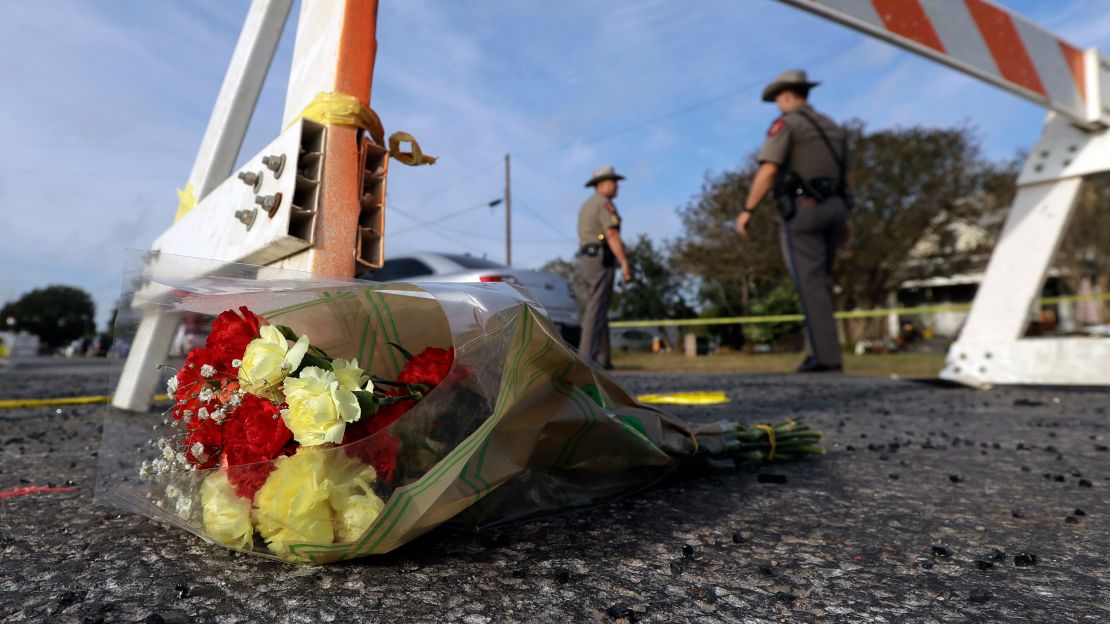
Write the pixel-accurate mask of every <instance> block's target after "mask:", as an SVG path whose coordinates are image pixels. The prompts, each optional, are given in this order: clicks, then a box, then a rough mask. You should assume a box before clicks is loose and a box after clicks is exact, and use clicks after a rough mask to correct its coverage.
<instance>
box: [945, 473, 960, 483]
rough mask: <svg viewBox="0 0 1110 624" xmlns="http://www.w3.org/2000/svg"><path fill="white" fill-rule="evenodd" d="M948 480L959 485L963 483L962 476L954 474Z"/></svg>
mask: <svg viewBox="0 0 1110 624" xmlns="http://www.w3.org/2000/svg"><path fill="white" fill-rule="evenodd" d="M948 480H949V481H951V482H952V483H959V482H960V481H962V479H960V475H954V474H951V475H948Z"/></svg>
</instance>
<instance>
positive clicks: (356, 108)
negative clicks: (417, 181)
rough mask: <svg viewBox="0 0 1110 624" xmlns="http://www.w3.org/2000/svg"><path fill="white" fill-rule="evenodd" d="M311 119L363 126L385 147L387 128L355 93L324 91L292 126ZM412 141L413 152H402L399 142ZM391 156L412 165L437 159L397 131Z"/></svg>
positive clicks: (413, 140)
mask: <svg viewBox="0 0 1110 624" xmlns="http://www.w3.org/2000/svg"><path fill="white" fill-rule="evenodd" d="M302 117H303V118H305V119H311V120H312V121H315V122H317V123H321V124H324V125H326V126H353V127H356V128H362V129H363V130H366V131H367V132H369V133H370V138H372V139H374V142H375V143H377V144H378V145H382V146H385V144H386V142H385V129H384V128H383V127H382V120H381V118H380V117H378V114H377V113H375V112H374V111H373V109H371V108H370V107H369V106H364V105H363V104H362V102H361V101H359V99H358V98H357V97H355V96H353V95H350V94H347V93H342V92H340V91H327V92H324V91H321V92H320V93H317V94H316V97H315V98H313V99H312V101H311V102H309V103H308V106H305V107H304V110H303V111H301V114H300V115H298V116H297V117H294V118H293V120H292V121H290V122H289V125H290V126H291V125H293V123H294V122H296V121H297V119H300V118H302ZM402 142H407V143H411V144H412V151H411V152H402V151H401V150H400V144H401V143H402ZM389 156H390V157H391V158H393V159H394V160H396V161H398V162H400V163H402V164H405V165H409V166H413V167H415V166H417V165H430V164H432V163H434V162H435V161H436V158H435V156H429V155H427V154H425V153H424V152H423V151H421V149H420V145H419V144H418V143H417V142H416V139H414V138H413V137H412V135H411V134H408V133H407V132H394V133H393V134H392V135H390V137H389Z"/></svg>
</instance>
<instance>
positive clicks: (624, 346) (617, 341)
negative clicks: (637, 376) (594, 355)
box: [609, 328, 655, 351]
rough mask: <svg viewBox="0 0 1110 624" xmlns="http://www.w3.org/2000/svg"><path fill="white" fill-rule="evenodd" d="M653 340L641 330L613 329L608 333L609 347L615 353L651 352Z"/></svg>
mask: <svg viewBox="0 0 1110 624" xmlns="http://www.w3.org/2000/svg"><path fill="white" fill-rule="evenodd" d="M654 339H655V336H654V335H652V334H650V333H648V332H646V331H644V330H642V329H631V328H614V329H612V330H611V331H610V332H609V345H610V347H611V348H612V349H614V350H617V351H651V344H652V341H653V340H654Z"/></svg>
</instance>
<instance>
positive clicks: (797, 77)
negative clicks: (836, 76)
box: [763, 69, 821, 102]
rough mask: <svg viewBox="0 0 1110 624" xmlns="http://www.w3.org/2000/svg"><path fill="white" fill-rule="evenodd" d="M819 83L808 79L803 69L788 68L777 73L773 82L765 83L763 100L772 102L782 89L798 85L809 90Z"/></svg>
mask: <svg viewBox="0 0 1110 624" xmlns="http://www.w3.org/2000/svg"><path fill="white" fill-rule="evenodd" d="M819 84H821V83H820V82H810V81H809V79H808V78H807V77H806V72H805V70H804V69H790V70H787V71H784V72H782V73H781V74H779V77H778V78H775V81H774V82H772V83H771V84H769V85H767V87H766V88H765V89H763V101H764V102H774V101H775V97H776V96H777V95H778V94H780V93H782V92H783V90H784V89H789V88H791V87H798V88H801V89H804V90H809V89H811V88H813V87H816V86H817V85H819Z"/></svg>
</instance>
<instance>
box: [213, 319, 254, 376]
mask: <svg viewBox="0 0 1110 624" xmlns="http://www.w3.org/2000/svg"><path fill="white" fill-rule="evenodd" d="M239 311H240V312H241V313H242V316H240V315H239V314H237V313H236V312H235V311H234V310H227V311H225V312H221V313H220V315H219V316H217V317H216V320H215V321H213V322H212V331H210V332H209V333H208V339H207V340H205V341H204V346H205V347H206V348H207V349H208V350H209V351H211V352H212V358H213V359H214V360H215V361H216V362H217V363H218V364H219V367H220V369H221V370H232V369H234V368H235V367H233V366H232V365H231V362H232V360H241V359H243V352H244V351H246V350H247V344H249V343H250V341H252V340H254V339H255V338H258V336H259V331H258V328H259V326H261V325H262V319H260V318H259V317H258V316H256V315H255V314H254V312H251V311H250V310H249V309H248V308H247V306H240V308H239Z"/></svg>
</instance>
